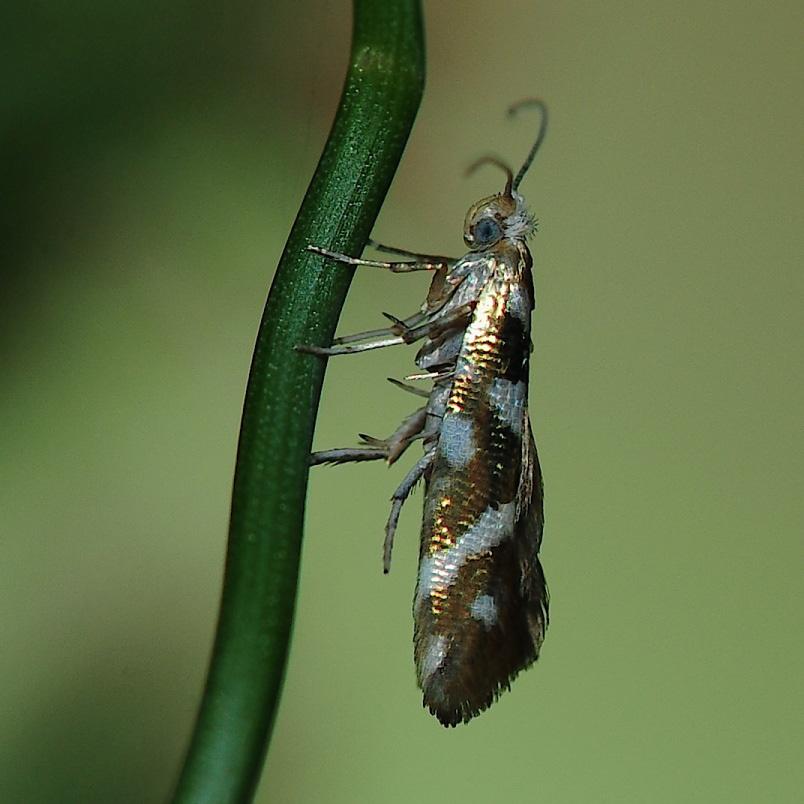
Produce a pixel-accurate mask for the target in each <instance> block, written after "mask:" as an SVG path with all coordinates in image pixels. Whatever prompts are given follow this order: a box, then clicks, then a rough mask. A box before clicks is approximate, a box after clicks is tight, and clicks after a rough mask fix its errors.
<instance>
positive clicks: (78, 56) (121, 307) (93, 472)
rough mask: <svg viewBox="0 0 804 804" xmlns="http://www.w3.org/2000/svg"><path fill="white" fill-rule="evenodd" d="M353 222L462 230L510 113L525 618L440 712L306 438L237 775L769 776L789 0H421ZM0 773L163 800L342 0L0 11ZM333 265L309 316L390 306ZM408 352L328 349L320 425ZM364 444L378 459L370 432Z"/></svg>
mask: <svg viewBox="0 0 804 804" xmlns="http://www.w3.org/2000/svg"><path fill="white" fill-rule="evenodd" d="M425 13H426V23H427V41H428V60H429V61H428V78H427V89H426V92H425V98H424V103H423V106H422V109H421V113H420V115H419V118H418V121H417V123H416V127H415V129H414V132H413V135H412V137H411V140H410V144H409V147H408V149H407V151H406V155H405V157H404V160H403V162H402V165H401V167H400V170H399V173H398V176H397V180H396V182H395V183H394V186H393V188H392V190H391V193H390V195H389V198H388V200H387V203H386V205H385V207H384V210H383V213H382V215H381V217H380V220H379V222H378V225H377V227H376V230H375V231H376V235H377V237H378V238H380V239H383V240H385V241H388V242H393V243H397V244H399V245H402V246H406V247H408V248H412V249H418V250H422V251H435V252H446V253H451V254H459V253H460V252H461V227H462V221H463V215H464V213H465V210H466V208H467V207H468V205H469V204H470V203H471V202H472V201H474V200H475V199H476V198H477V197H479V196H481V195H485V194H488V193H489V192H493V191H496V190H497V189H498V188H499V186H500V177H499V176H498V175H497V174H495V173H494V171H492V170H491V169H484V170H483V171H480V172H478V173H477V174H476V175H474V176H473V177H472V178H471V179H465V178H463V175H462V174H463V171H464V169H465V167H466V166H467V165H468V164H469V163H470V162H471V161H472V160H473V159H475V158H476V157H478V156H480V155H483V154H485V153H488V152H493V153H496V154H498V155H500V156H501V157H503V158H505V159H507V160H508V161H511V162H513V163H518V162H519V161H520V160H521V159H522V158H523V156H524V154H525V152H526V151H527V148H528V146H529V144H530V142H531V141H532V138H533V136H534V134H535V128H536V120H535V119H531V118H530V117H529V116H528V115H526V114H524V113H523V114H522V115H520V116H519V117H518V118H517V119H516V120H515V121H510V120H507V119H506V118H505V117H504V114H503V112H504V109H505V108H506V106H507V105H508V104H509V103H511V102H513V101H516V100H518V99H520V98H523V97H527V96H532V95H534V94H538V95H540V96H543V97H544V98H546V99H547V100H548V101H549V103H550V107H551V112H552V119H551V129H550V132H549V135H548V139H547V142H546V144H545V146H544V148H543V151H542V153H541V154H540V156H539V158H538V160H537V162H536V164H535V165H534V168H533V170H532V172H531V174H530V175H529V176H528V178H527V180H526V181H525V182H524V184H523V188H522V189H523V192H524V193H525V195H526V196H527V198H528V200H529V202H530V204H531V206H532V208H533V209H534V211H535V213H536V214H537V216H538V217H539V218H540V220H541V227H540V232H539V234H538V235H537V237H536V239H535V241H534V243H533V249H534V258H535V271H536V287H537V296H538V303H539V307H538V309H537V311H536V315H535V318H534V325H535V333H534V340H535V347H536V351H535V354H534V364H535V365H534V369H533V376H532V385H533V389H532V407H531V411H532V417H533V422H534V427H535V430H536V433H537V440H538V443H539V447H540V452H541V458H542V464H543V467H544V472H545V479H546V480H545V482H546V494H547V497H546V505H547V532H546V537H545V546H544V551H543V556H544V561H545V565H546V568H547V573H548V579H549V582H550V586H551V591H552V596H553V607H552V615H553V616H552V625H551V629H550V632H549V635H548V639H547V642H546V644H545V648H544V651H543V658H542V659H541V661H540V662H539V664H538V666H537V667H535V668H534V669H532V670H530V671H528V672H527V673H526V674H524V675H523V676H522V677H520V678H519V679H518V680H517V681H516V683H515V685H514V688H513V690H512V691H511V692H510V693H507V694H506V695H504V696H503V698H502V699H501V700H500V701H499V702H498V703H497V704H496V705H495V706H494V707H493V708H492V709H491V710H490V711H489V712H488V713H486V714H484V715H483V716H481V717H480V718H478V719H477V720H476V721H473V722H472V723H471V724H470V725H469V726H466V727H463V728H459V729H457V730H449V731H447V730H444V729H443V728H441V727H440V726H439V725H438V724H437V723H436V722H435V720H434V719H433V718H431V717H430V716H429V715H427V714H426V713H425V712H424V711H423V710H422V709H421V706H420V696H419V693H418V691H417V690H416V687H415V683H414V674H413V660H412V645H411V634H412V620H411V613H410V604H411V598H412V593H413V585H414V581H415V561H416V553H417V536H418V519H419V515H420V494H419V493H417V495H416V498H415V499H414V500H413V502H412V503H411V504H409V506H408V508H407V509H406V511H405V513H404V514H403V518H402V522H401V528H400V532H399V535H398V539H397V548H396V553H395V563H394V567H393V570H392V572H391V574H390V576H388V577H383V575H382V573H381V567H380V547H381V541H382V529H383V524H384V522H385V517H386V514H387V507H388V502H387V500H388V497H389V495H390V494H391V491H392V490H393V488H394V487H395V485H396V484H397V482H398V481H399V479H401V476H402V474H403V473H404V471H405V467H404V466H401V465H400V466H397V467H394V468H393V469H392V470H390V471H389V470H385V469H383V468H382V467H378V466H372V465H362V466H350V467H343V468H340V469H326V468H322V469H318V470H316V471H315V472H314V473H313V478H312V480H311V485H310V495H309V506H308V513H307V523H308V532H307V537H306V542H305V550H304V560H303V573H302V580H301V587H300V595H299V600H298V619H297V624H296V629H295V637H294V641H293V648H292V652H291V656H290V663H289V667H288V677H287V683H286V687H285V695H284V698H283V702H282V706H281V710H280V713H279V718H278V722H277V729H276V732H275V735H274V740H273V744H272V750H271V753H270V756H269V758H268V760H267V762H266V766H265V772H264V778H263V783H262V785H261V787H260V792H259V794H258V801H263V802H267V801H272V802H292V803H294V804H295V803H296V802H318V801H324V802H363V801H372V802H410V801H417V802H421V804H429V803H430V802H443V801H462V802H467V804H469V803H470V802H487V801H515V802H551V804H567V803H569V804H574V803H575V802H678V801H685V802H731V803H734V802H746V803H747V802H793V801H800V798H799V796H800V795H801V790H802V785H804V773H803V772H802V765H801V738H802V728H801V726H802V714H803V713H802V692H801V679H802V670H804V667H803V666H802V665H804V662H803V661H802V659H804V648H802V644H801V617H800V614H801V610H802V592H801V580H800V578H801V558H802V556H801V548H800V544H801V535H802V528H801V523H802V499H801V498H802V494H801V491H800V483H801V475H802V468H804V467H802V450H801V446H802V444H801V439H800V433H801V410H802V390H803V388H802V377H801V359H802V350H801V342H802V331H801V325H800V315H801V314H800V308H801V304H800V294H801V290H802V280H801V259H800V258H801V253H802V245H804V242H802V234H801V213H802V194H801V190H800V187H801V170H802V161H803V160H802V148H801V134H802V122H804V120H803V119H802V103H801V90H800V85H801V84H800V82H801V75H802V68H804V63H802V62H804V59H802V52H801V47H800V40H799V35H800V16H799V6H798V4H797V3H793V2H787V3H785V2H776V3H770V4H759V3H753V2H728V3H726V2H695V3H693V2H690V1H689V0H682V2H680V3H676V4H666V3H658V2H650V3H644V2H626V1H625V0H621V1H620V2H615V3H607V4H601V3H598V2H589V1H588V0H587V1H586V2H577V3H571V4H567V3H560V2H557V1H556V0H545V2H538V3H534V2H525V1H524V0H521V1H519V2H509V3H500V4H497V5H490V4H489V3H487V2H479V1H478V0H471V2H470V1H468V0H465V1H464V2H430V3H427V4H426V9H425ZM3 16H4V17H5V23H6V24H5V25H4V26H3V28H4V30H5V31H6V34H5V36H4V40H5V46H4V48H3V49H2V54H1V55H0V59H2V60H3V62H4V63H3V67H4V70H3V74H4V76H5V81H4V91H3V93H2V103H1V104H0V122H1V123H2V132H3V137H2V162H1V164H2V176H3V183H2V213H3V214H2V219H3V233H2V243H0V248H2V250H3V259H2V281H3V292H2V299H1V301H2V311H1V313H2V314H1V315H0V333H1V334H2V341H1V342H0V344H1V345H0V359H1V360H2V373H3V378H4V382H3V393H2V395H0V421H2V426H3V439H2V441H3V449H2V452H1V453H0V536H1V537H2V538H1V541H0V545H1V549H2V561H0V588H2V606H1V607H0V611H1V613H0V617H1V618H2V623H0V627H1V629H2V641H3V661H2V663H1V664H0V764H1V767H0V800H2V801H3V802H22V803H23V804H27V803H28V802H31V804H38V802H87V803H94V802H158V801H164V800H165V798H166V796H167V795H168V792H169V790H170V788H171V785H172V784H173V781H174V779H175V777H176V773H177V770H178V767H179V764H180V760H181V757H182V754H183V751H184V749H185V747H186V743H187V739H188V737H189V733H190V729H191V727H192V723H193V718H194V715H195V711H196V706H197V703H198V699H199V695H200V691H201V686H202V683H203V679H204V675H205V670H206V665H207V659H208V654H209V649H210V643H211V638H212V634H213V629H214V624H215V616H216V609H217V604H218V595H219V590H220V581H221V573H222V562H223V558H224V550H225V537H226V524H227V517H228V504H229V499H228V498H229V491H230V483H231V476H232V470H233V463H234V454H235V447H236V439H237V431H238V423H239V417H240V411H241V404H242V397H243V390H244V385H245V381H246V375H247V371H248V366H249V362H250V357H251V348H252V345H253V340H254V336H255V334H256V330H257V324H258V321H259V316H260V312H261V310H262V306H263V303H264V299H265V295H266V292H267V288H268V286H269V283H270V280H271V275H272V271H273V268H274V266H275V265H276V262H277V260H278V257H279V254H280V251H281V249H282V246H283V243H284V238H285V236H286V234H287V232H288V230H289V227H290V224H291V222H292V220H293V217H294V215H295V212H296V210H297V208H298V205H299V202H300V199H301V197H302V195H303V193H304V190H305V188H306V185H307V182H308V181H309V178H310V176H311V175H312V171H313V169H314V166H315V163H316V161H317V158H318V154H319V153H320V150H321V147H322V144H323V142H324V139H325V137H326V133H327V130H328V127H329V124H330V122H331V119H332V115H333V112H334V109H335V105H336V103H337V100H338V95H339V92H340V87H341V81H342V77H343V72H344V68H345V63H346V57H347V52H348V44H349V29H350V17H351V13H350V5H349V3H348V2H346V0H338V2H329V3H315V2H311V0H303V2H297V3H295V4H292V7H289V6H288V5H286V4H269V3H264V4H257V3H246V2H239V1H237V0H236V1H235V2H233V3H230V4H228V5H226V6H220V7H214V8H213V7H209V8H207V7H206V6H203V4H196V3H189V2H179V3H173V4H170V5H169V6H165V5H164V4H158V3H155V2H152V0H145V2H142V3H139V4H136V5H131V4H124V3H119V2H108V3H105V4H100V5H99V4H96V3H88V2H85V0H82V1H81V2H77V3H76V2H71V3H69V4H68V3H65V2H55V3H49V4H31V5H29V6H26V7H25V9H24V10H22V9H21V8H17V9H10V8H8V7H6V10H5V11H4V12H3ZM426 284H427V278H426V277H422V276H416V275H411V276H390V275H385V274H383V273H382V272H372V271H371V270H365V271H364V272H363V273H360V274H359V275H358V276H357V278H356V280H355V283H354V285H353V292H352V294H351V296H350V299H349V302H348V304H347V308H346V311H345V314H344V317H343V321H342V327H341V331H343V332H351V331H355V330H359V329H364V328H369V327H373V326H377V325H380V324H379V322H380V321H381V318H380V311H381V310H389V311H390V312H392V313H394V314H396V315H405V314H408V313H410V312H411V311H413V310H414V309H415V308H416V307H417V305H418V304H419V302H420V300H421V298H422V296H423V294H424V292H425V289H426ZM413 351H414V350H412V349H409V350H398V351H396V352H393V350H392V351H391V352H388V353H385V354H382V353H380V354H376V353H375V354H369V355H365V356H362V357H355V358H352V359H345V358H342V359H340V360H334V361H332V362H331V363H330V368H329V370H328V374H327V381H326V385H325V391H324V397H323V400H322V409H321V410H322V412H321V417H320V420H319V426H318V430H317V436H316V444H317V446H318V447H320V448H323V447H332V446H347V445H349V444H352V443H354V441H355V438H356V436H355V434H356V433H357V432H358V431H362V432H368V433H371V434H375V435H385V434H387V433H388V432H390V430H391V429H392V428H393V426H394V425H395V424H396V423H397V421H398V420H399V419H400V418H401V416H402V415H404V414H405V413H406V412H408V410H409V409H410V408H411V406H412V404H413V405H414V406H415V403H412V400H411V398H410V397H407V396H406V395H404V394H400V393H399V392H397V391H395V390H394V389H393V388H391V387H390V386H389V385H388V384H387V383H385V381H384V378H385V377H386V376H402V375H403V374H405V373H406V372H408V371H409V370H410V369H411V366H412V359H413ZM402 463H406V462H405V461H403V462H402Z"/></svg>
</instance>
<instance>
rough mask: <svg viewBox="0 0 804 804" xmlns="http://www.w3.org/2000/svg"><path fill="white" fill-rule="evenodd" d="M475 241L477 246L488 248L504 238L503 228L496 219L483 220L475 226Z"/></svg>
mask: <svg viewBox="0 0 804 804" xmlns="http://www.w3.org/2000/svg"><path fill="white" fill-rule="evenodd" d="M473 234H474V236H475V237H474V240H475V245H477V246H488V245H491V244H492V243H496V242H497V241H498V240H499V239H500V238H501V237H502V228H501V226H500V224H499V223H497V221H496V220H494V218H481V219H480V220H479V221H478V222H477V223H476V224H475V226H474V231H473Z"/></svg>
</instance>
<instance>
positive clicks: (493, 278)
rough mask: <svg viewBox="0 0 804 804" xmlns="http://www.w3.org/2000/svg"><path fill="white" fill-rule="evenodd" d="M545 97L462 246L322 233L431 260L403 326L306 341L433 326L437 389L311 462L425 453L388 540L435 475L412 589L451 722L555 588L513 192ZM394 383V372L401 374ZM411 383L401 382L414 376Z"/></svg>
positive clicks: (423, 663) (365, 344)
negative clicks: (437, 253) (548, 567)
mask: <svg viewBox="0 0 804 804" xmlns="http://www.w3.org/2000/svg"><path fill="white" fill-rule="evenodd" d="M531 103H534V104H536V105H538V106H539V107H540V109H541V111H542V122H541V127H540V130H539V135H538V137H537V140H536V143H535V144H534V146H533V148H531V151H530V153H529V155H528V158H527V159H526V161H525V163H524V164H523V166H522V168H521V169H520V171H519V172H518V174H517V176H516V178H514V177H513V174H512V172H511V170H510V169H509V168H507V167H506V166H505V165H503V164H502V163H500V162H498V161H497V160H496V159H492V158H486V159H484V160H481V162H479V163H476V165H477V164H480V163H482V162H484V161H485V162H493V163H495V164H497V165H499V166H500V167H502V168H503V170H505V171H506V173H507V176H508V181H507V182H506V185H505V189H504V190H503V192H501V193H498V194H496V195H493V196H490V197H488V198H484V199H482V200H480V201H478V202H477V203H476V204H474V205H473V206H472V207H471V208H470V209H469V212H468V213H467V216H466V223H465V227H464V240H465V241H466V244H467V246H468V247H469V249H470V251H469V253H468V254H466V256H464V257H463V258H461V259H459V260H453V259H450V258H445V257H433V256H427V255H421V256H418V257H417V255H415V254H414V253H412V252H409V251H405V250H402V249H389V248H388V247H383V246H379V248H381V249H382V250H385V251H391V252H395V253H397V254H401V255H403V256H408V257H414V258H415V259H414V260H413V261H408V262H401V261H396V262H380V261H377V260H360V259H356V258H354V257H348V256H346V255H340V254H337V253H335V252H331V251H327V250H326V249H322V248H319V247H316V246H311V250H313V251H315V252H317V253H319V254H321V255H322V256H324V257H327V258H331V259H336V260H340V261H342V262H347V263H350V264H353V265H369V266H373V267H381V268H386V269H388V270H390V271H393V272H395V273H406V272H410V271H416V270H430V271H433V272H434V274H433V279H432V282H431V285H430V290H429V292H428V295H427V298H426V300H425V302H424V303H423V305H422V307H421V309H420V311H419V312H418V313H416V314H414V315H413V316H410V317H409V318H407V319H397V318H394V317H393V316H388V317H389V318H390V319H391V322H392V323H391V326H389V327H386V328H383V329H379V330H372V331H369V332H364V333H359V334H357V335H351V336H347V337H342V338H339V339H336V341H335V342H333V345H332V346H330V347H326V348H321V347H299V348H300V349H301V350H303V351H309V352H313V353H315V354H320V355H335V354H348V353H352V352H360V351H367V350H370V349H378V348H382V347H385V346H393V345H397V344H401V343H413V342H416V341H422V342H423V343H422V346H421V347H420V349H419V351H418V354H417V355H416V365H417V367H418V369H419V370H418V372H416V373H415V374H411V375H409V376H408V377H407V378H406V379H407V380H410V381H417V380H421V379H430V380H432V382H433V385H432V388H431V389H430V390H429V392H427V394H426V395H427V403H426V404H425V406H424V407H423V408H419V409H418V410H416V411H414V412H413V413H412V414H411V415H410V416H408V417H407V418H406V419H405V420H404V422H403V423H402V424H401V425H400V426H399V427H398V428H397V429H396V430H395V431H394V433H392V434H391V435H390V436H389V437H388V438H385V439H378V438H373V437H370V436H365V435H364V436H361V438H362V440H363V444H362V445H361V446H360V447H357V448H346V449H337V450H329V451H326V452H320V453H314V454H313V456H312V458H311V463H313V464H317V463H347V462H355V461H366V460H385V461H387V462H388V463H389V464H390V463H393V462H395V461H396V460H397V459H398V458H399V457H400V456H401V455H402V454H403V453H404V452H405V450H406V449H407V448H408V447H409V446H410V445H411V444H412V443H413V442H415V441H421V442H422V445H423V449H424V454H423V456H422V457H421V458H420V459H419V460H418V461H417V463H416V464H415V465H414V467H413V468H412V469H411V470H410V471H409V472H408V474H407V475H406V477H405V478H404V480H403V481H402V483H401V484H400V485H399V487H398V488H397V490H396V491H395V492H394V494H393V496H392V506H391V513H390V516H389V519H388V522H387V525H386V537H385V542H384V547H383V555H384V567H385V569H386V571H387V570H388V567H389V566H390V560H391V548H392V545H393V539H394V534H395V530H396V525H397V521H398V518H399V513H400V510H401V508H402V505H403V504H404V502H405V500H406V499H407V497H408V495H409V494H410V492H411V491H412V489H413V488H414V487H415V485H416V484H417V483H418V482H419V481H420V480H424V484H425V501H424V514H423V519H422V529H421V540H420V550H419V573H418V580H417V584H416V593H415V597H414V604H413V613H414V653H415V660H416V673H417V679H418V682H419V686H420V687H421V689H422V691H423V695H424V704H425V706H427V707H428V708H429V709H430V711H431V712H432V713H433V714H435V715H436V717H437V718H438V719H439V721H440V722H441V723H443V724H444V725H447V726H454V725H456V724H458V723H461V722H466V721H468V720H469V719H471V718H472V717H473V716H474V715H476V714H477V713H478V712H480V711H482V710H483V709H485V708H487V707H488V706H489V705H490V704H491V703H492V702H493V701H494V700H495V699H496V698H497V696H498V695H499V694H500V692H502V691H503V690H505V689H507V688H508V687H509V685H510V683H511V681H512V680H513V679H514V677H515V676H516V675H517V674H518V673H519V671H520V670H522V669H524V668H526V667H528V666H529V665H530V664H532V663H533V662H534V661H535V660H536V658H537V657H538V655H539V650H540V647H541V644H542V641H543V639H544V633H545V629H546V627H547V620H548V594H547V587H546V584H545V580H544V573H543V571H542V567H541V564H540V562H539V558H538V552H539V547H540V545H541V539H542V531H543V523H544V514H543V504H542V477H541V470H540V467H539V461H538V457H537V455H536V447H535V443H534V440H533V435H532V432H531V426H530V421H529V418H528V407H527V402H528V368H529V356H530V352H531V349H532V345H531V339H530V318H531V312H532V310H533V307H534V296H533V280H532V276H531V265H532V261H531V255H530V252H529V250H528V247H527V243H526V241H527V238H528V237H529V236H530V235H531V234H532V233H533V231H534V230H535V221H534V220H533V218H532V216H531V215H530V213H529V212H528V210H527V208H526V207H525V203H524V200H523V199H522V196H520V195H519V193H518V192H517V189H518V186H519V182H520V181H521V179H522V177H523V175H524V173H525V171H526V170H527V168H528V167H529V165H530V162H531V161H532V159H533V155H534V154H535V152H536V149H537V148H538V146H539V144H540V143H541V141H542V139H543V136H544V131H545V129H546V119H547V118H546V110H545V109H544V104H542V103H541V101H533V102H531ZM375 245H376V244H375ZM395 382H396V381H395ZM396 384H398V385H401V386H402V388H403V389H404V390H408V391H410V390H413V391H414V392H415V391H416V389H411V388H410V386H405V385H404V384H402V383H398V382H397V383H396Z"/></svg>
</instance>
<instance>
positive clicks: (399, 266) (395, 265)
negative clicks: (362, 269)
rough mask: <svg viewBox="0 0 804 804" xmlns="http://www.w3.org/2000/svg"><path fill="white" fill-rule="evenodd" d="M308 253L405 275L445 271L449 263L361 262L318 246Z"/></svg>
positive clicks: (421, 261) (310, 248)
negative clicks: (417, 272)
mask: <svg viewBox="0 0 804 804" xmlns="http://www.w3.org/2000/svg"><path fill="white" fill-rule="evenodd" d="M307 250H308V251H312V252H313V254H320V255H321V256H322V257H329V258H330V259H331V260H336V261H337V262H342V263H344V264H346V265H366V266H368V267H369V268H385V269H386V270H387V271H391V272H392V273H395V274H406V273H410V272H411V271H437V270H439V269H441V270H446V269H447V268H449V266H450V263H448V262H445V261H443V260H442V259H440V258H437V259H435V260H431V261H427V260H415V261H413V262H409V261H404V262H403V261H395V262H383V261H382V260H363V259H359V258H358V257H350V256H349V255H348V254H341V253H339V252H337V251H330V250H329V249H326V248H321V247H320V246H312V245H311V246H307Z"/></svg>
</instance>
